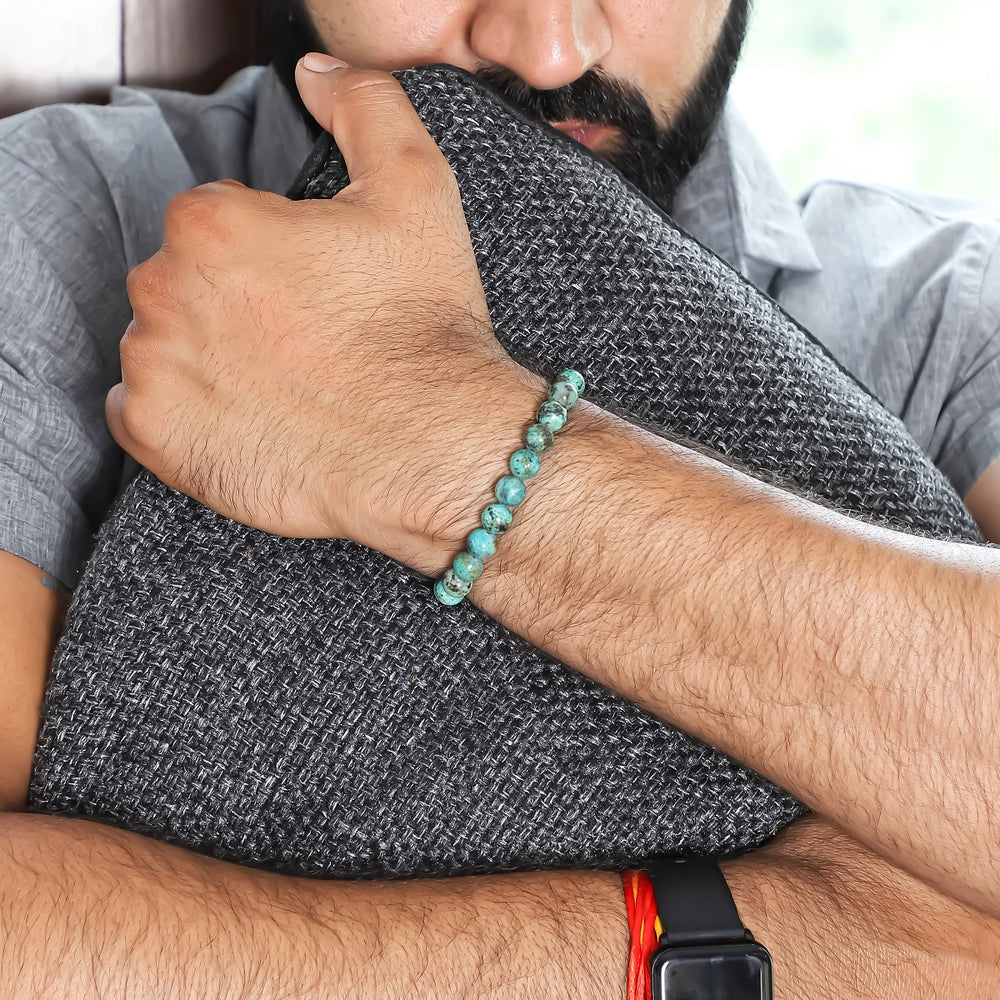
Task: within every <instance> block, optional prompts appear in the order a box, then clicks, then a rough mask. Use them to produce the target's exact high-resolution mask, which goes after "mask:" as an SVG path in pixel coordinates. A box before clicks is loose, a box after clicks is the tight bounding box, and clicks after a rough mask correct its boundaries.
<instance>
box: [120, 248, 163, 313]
mask: <svg viewBox="0 0 1000 1000" xmlns="http://www.w3.org/2000/svg"><path fill="white" fill-rule="evenodd" d="M166 290H167V280H166V275H165V274H164V272H163V269H162V268H161V267H160V266H159V263H158V261H157V258H156V257H155V256H154V257H151V258H150V259H149V260H147V261H144V262H143V263H142V264H137V265H136V266H135V267H133V268H132V270H131V271H129V273H128V276H127V277H126V279H125V291H126V293H127V294H128V298H129V301H130V302H131V303H132V307H133V309H135V308H141V307H142V306H143V305H145V304H147V303H149V302H151V301H155V300H158V299H161V298H163V297H164V295H165V294H166Z"/></svg>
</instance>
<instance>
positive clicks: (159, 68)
mask: <svg viewBox="0 0 1000 1000" xmlns="http://www.w3.org/2000/svg"><path fill="white" fill-rule="evenodd" d="M123 7H124V14H125V46H124V56H125V65H124V75H125V80H126V81H128V82H130V83H143V84H149V85H151V86H157V87H163V86H169V87H177V88H180V89H184V90H194V91H207V90H211V89H212V88H214V87H217V86H218V85H219V83H221V82H222V80H224V79H225V78H226V77H227V76H228V75H229V74H230V73H232V72H234V71H235V70H237V69H239V68H240V67H241V66H245V65H247V63H249V62H251V61H252V59H253V44H254V43H253V37H254V36H253V26H254V15H253V11H254V8H255V4H254V3H253V2H252V0H124V4H123Z"/></svg>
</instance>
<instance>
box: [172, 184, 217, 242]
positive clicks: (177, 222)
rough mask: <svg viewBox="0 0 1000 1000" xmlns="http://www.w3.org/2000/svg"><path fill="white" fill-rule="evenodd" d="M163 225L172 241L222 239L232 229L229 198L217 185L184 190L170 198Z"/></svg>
mask: <svg viewBox="0 0 1000 1000" xmlns="http://www.w3.org/2000/svg"><path fill="white" fill-rule="evenodd" d="M163 229H164V233H165V235H166V237H167V242H168V243H184V242H196V243H202V242H205V241H206V240H212V241H217V242H222V241H224V240H226V239H227V238H228V237H229V235H230V233H231V225H230V220H229V212H228V202H227V200H226V199H225V198H224V197H223V196H221V194H220V192H219V191H217V190H216V189H215V187H214V186H213V185H205V186H203V187H200V188H193V189H192V190H190V191H183V192H182V193H181V194H178V195H175V196H174V197H173V198H171V199H170V202H169V203H168V205H167V211H166V216H165V217H164V223H163Z"/></svg>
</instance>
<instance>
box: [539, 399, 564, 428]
mask: <svg viewBox="0 0 1000 1000" xmlns="http://www.w3.org/2000/svg"><path fill="white" fill-rule="evenodd" d="M568 416H569V411H568V410H567V409H566V407H565V406H563V404H562V403H557V402H556V401H555V400H554V399H547V400H545V402H544V403H542V405H541V406H539V407H538V413H536V414H535V419H536V420H537V421H538V422H539V423H540V424H541V425H542V426H543V427H548V429H549V430H550V431H552V433H553V434H555V432H556V431H561V430H562V429H563V427H564V426H565V425H566V419H567V417H568Z"/></svg>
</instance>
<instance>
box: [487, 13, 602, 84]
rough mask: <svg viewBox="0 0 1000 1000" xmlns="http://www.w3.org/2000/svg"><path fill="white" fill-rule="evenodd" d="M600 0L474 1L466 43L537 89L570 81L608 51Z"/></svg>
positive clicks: (595, 63) (489, 61) (494, 63)
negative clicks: (474, 5)
mask: <svg viewBox="0 0 1000 1000" xmlns="http://www.w3.org/2000/svg"><path fill="white" fill-rule="evenodd" d="M603 2H604V0H478V3H477V6H476V8H475V10H474V11H473V15H472V21H471V24H470V27H469V45H470V47H471V49H472V51H473V53H474V54H475V56H476V58H477V59H479V60H482V61H483V62H485V63H486V64H488V65H489V64H492V65H499V66H504V67H506V68H507V69H509V70H510V71H511V72H513V73H516V74H517V75H518V76H519V77H520V78H521V79H522V80H523V81H524V82H525V83H526V84H528V85H529V86H531V87H535V88H536V89H538V90H554V89H556V88H557V87H563V86H565V85H566V84H569V83H572V82H573V81H574V80H576V79H577V78H578V77H580V76H582V75H583V74H584V73H585V72H586V71H587V70H589V69H592V68H593V67H594V66H596V65H597V64H598V63H600V61H601V60H602V59H604V58H605V57H606V56H607V55H608V53H609V52H610V51H611V24H610V23H609V21H608V18H607V17H606V15H605V12H604V10H603V6H602V4H603Z"/></svg>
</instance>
